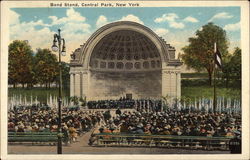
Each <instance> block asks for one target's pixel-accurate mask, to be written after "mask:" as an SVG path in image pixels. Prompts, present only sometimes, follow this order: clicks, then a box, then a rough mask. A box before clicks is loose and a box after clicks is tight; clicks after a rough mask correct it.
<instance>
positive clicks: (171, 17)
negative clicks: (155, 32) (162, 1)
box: [154, 13, 185, 29]
mask: <svg viewBox="0 0 250 160" xmlns="http://www.w3.org/2000/svg"><path fill="white" fill-rule="evenodd" d="M177 20H179V16H178V15H177V14H175V13H168V14H163V15H162V16H161V17H158V18H156V19H155V20H154V22H155V23H163V22H167V23H168V24H169V27H171V28H176V29H182V28H184V27H185V25H184V24H183V23H182V22H180V21H179V22H177Z"/></svg>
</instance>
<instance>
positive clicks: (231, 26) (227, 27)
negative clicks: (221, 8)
mask: <svg viewBox="0 0 250 160" xmlns="http://www.w3.org/2000/svg"><path fill="white" fill-rule="evenodd" d="M223 29H225V30H227V31H237V30H240V22H238V23H234V24H227V25H225V27H224V28H223Z"/></svg>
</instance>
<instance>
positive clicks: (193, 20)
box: [184, 16, 199, 23]
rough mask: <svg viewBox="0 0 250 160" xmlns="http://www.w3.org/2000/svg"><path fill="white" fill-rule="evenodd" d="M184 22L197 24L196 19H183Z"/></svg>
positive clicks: (189, 17)
mask: <svg viewBox="0 0 250 160" xmlns="http://www.w3.org/2000/svg"><path fill="white" fill-rule="evenodd" d="M184 21H185V22H191V23H197V22H199V21H198V20H197V19H196V18H194V17H191V16H188V17H186V18H185V19H184Z"/></svg>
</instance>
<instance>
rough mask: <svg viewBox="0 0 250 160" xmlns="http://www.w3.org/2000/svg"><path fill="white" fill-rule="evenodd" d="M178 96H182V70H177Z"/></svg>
mask: <svg viewBox="0 0 250 160" xmlns="http://www.w3.org/2000/svg"><path fill="white" fill-rule="evenodd" d="M176 95H177V98H181V72H177V93H176Z"/></svg>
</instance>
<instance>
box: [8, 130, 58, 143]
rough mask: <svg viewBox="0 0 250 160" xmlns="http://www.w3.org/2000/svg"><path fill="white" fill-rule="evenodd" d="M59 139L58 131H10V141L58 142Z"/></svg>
mask: <svg viewBox="0 0 250 160" xmlns="http://www.w3.org/2000/svg"><path fill="white" fill-rule="evenodd" d="M57 140H58V137H57V132H9V133H8V142H12V143H13V142H19V143H22V142H31V143H32V144H33V143H36V142H37V143H38V142H49V143H56V142H57Z"/></svg>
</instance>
